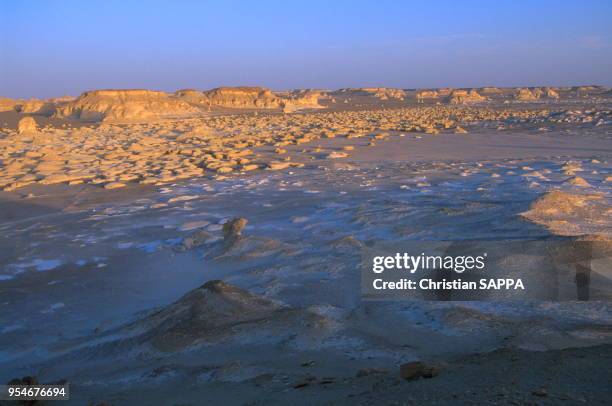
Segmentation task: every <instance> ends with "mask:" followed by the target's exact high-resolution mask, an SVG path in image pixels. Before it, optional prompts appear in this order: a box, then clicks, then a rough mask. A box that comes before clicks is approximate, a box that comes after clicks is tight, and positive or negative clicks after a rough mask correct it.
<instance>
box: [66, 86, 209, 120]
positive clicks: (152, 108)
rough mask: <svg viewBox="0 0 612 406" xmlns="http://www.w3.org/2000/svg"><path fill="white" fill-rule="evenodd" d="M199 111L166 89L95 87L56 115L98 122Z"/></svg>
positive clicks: (189, 113)
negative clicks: (166, 91) (161, 90)
mask: <svg viewBox="0 0 612 406" xmlns="http://www.w3.org/2000/svg"><path fill="white" fill-rule="evenodd" d="M199 112H200V110H199V109H198V108H197V107H195V106H193V105H191V104H189V103H188V102H186V101H184V100H181V99H179V98H177V97H175V96H171V95H168V94H167V93H164V92H158V91H153V90H94V91H90V92H85V93H83V94H82V95H81V96H79V97H78V98H77V99H76V100H74V101H72V102H68V103H66V104H65V105H63V106H59V107H58V108H57V113H56V115H58V116H61V117H72V118H76V119H80V120H83V121H94V122H95V121H138V120H150V119H159V118H167V117H185V116H190V115H194V114H197V113H199Z"/></svg>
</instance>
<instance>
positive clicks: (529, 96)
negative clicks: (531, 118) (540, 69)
mask: <svg viewBox="0 0 612 406" xmlns="http://www.w3.org/2000/svg"><path fill="white" fill-rule="evenodd" d="M540 94H541V91H540V92H539V93H538V92H532V91H531V90H529V89H528V88H526V87H524V88H519V89H518V91H517V93H516V95H515V96H514V98H515V99H516V100H520V101H533V100H538V99H539V98H540Z"/></svg>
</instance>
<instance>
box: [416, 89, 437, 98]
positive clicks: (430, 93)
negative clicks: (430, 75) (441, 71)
mask: <svg viewBox="0 0 612 406" xmlns="http://www.w3.org/2000/svg"><path fill="white" fill-rule="evenodd" d="M439 97H440V94H439V93H438V92H437V91H435V90H420V91H418V92H417V94H416V98H417V99H418V100H421V99H437V98H439Z"/></svg>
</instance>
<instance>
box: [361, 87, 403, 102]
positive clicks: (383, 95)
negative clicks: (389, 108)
mask: <svg viewBox="0 0 612 406" xmlns="http://www.w3.org/2000/svg"><path fill="white" fill-rule="evenodd" d="M363 90H364V91H365V92H367V93H371V94H373V95H374V97H377V98H379V99H380V100H389V99H397V100H404V98H405V97H406V92H405V91H403V90H402V89H391V88H387V87H374V88H372V87H365V88H363Z"/></svg>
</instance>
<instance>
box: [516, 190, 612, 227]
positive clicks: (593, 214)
mask: <svg viewBox="0 0 612 406" xmlns="http://www.w3.org/2000/svg"><path fill="white" fill-rule="evenodd" d="M521 215H522V216H523V217H525V218H527V219H529V220H531V221H533V222H534V223H537V224H541V225H543V226H545V227H546V228H547V229H549V230H550V231H551V232H552V233H554V234H557V235H564V236H577V235H585V234H590V235H599V236H606V237H608V238H610V237H612V232H611V231H610V229H609V226H608V225H609V219H610V216H612V209H610V207H609V206H608V204H607V202H606V199H604V197H603V196H601V195H598V194H582V193H579V194H578V193H567V192H562V191H558V190H555V191H552V192H548V193H545V194H544V195H542V196H541V197H540V198H539V199H538V200H536V201H535V202H534V203H533V204H532V205H531V207H530V208H529V210H528V211H526V212H524V213H521Z"/></svg>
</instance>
